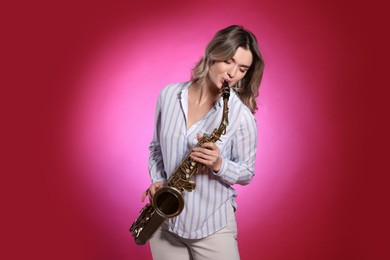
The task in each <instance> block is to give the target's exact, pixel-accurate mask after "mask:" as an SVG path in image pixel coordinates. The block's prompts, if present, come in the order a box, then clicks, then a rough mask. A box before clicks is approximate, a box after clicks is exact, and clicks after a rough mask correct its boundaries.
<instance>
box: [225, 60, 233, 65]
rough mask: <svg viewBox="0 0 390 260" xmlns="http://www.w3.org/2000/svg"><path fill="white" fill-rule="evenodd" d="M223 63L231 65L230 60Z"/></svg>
mask: <svg viewBox="0 0 390 260" xmlns="http://www.w3.org/2000/svg"><path fill="white" fill-rule="evenodd" d="M224 62H225V63H226V64H230V63H232V62H231V61H230V60H225V61H224Z"/></svg>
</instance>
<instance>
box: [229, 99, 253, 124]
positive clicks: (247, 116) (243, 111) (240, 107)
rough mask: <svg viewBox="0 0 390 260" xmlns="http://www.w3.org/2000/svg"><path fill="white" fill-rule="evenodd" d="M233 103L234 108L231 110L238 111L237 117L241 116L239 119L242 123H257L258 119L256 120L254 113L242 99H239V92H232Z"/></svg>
mask: <svg viewBox="0 0 390 260" xmlns="http://www.w3.org/2000/svg"><path fill="white" fill-rule="evenodd" d="M230 100H231V102H232V106H233V107H234V108H233V107H232V108H231V109H232V110H233V109H234V110H236V111H237V113H236V114H237V115H239V116H238V117H239V119H240V121H242V120H250V121H253V122H255V121H256V118H255V115H254V114H253V113H252V111H251V110H250V109H249V107H248V106H246V105H245V104H244V103H243V102H242V100H241V98H240V97H239V95H238V94H237V92H235V91H232V92H231V98H230Z"/></svg>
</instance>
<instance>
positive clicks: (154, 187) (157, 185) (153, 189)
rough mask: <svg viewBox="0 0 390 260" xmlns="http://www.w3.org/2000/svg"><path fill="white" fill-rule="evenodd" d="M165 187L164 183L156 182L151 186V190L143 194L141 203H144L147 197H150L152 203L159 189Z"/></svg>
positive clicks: (148, 189)
mask: <svg viewBox="0 0 390 260" xmlns="http://www.w3.org/2000/svg"><path fill="white" fill-rule="evenodd" d="M163 186H164V183H163V182H155V183H153V184H151V185H150V186H149V188H147V190H146V191H144V193H142V195H141V201H142V202H143V201H144V200H145V198H146V196H148V197H149V201H150V202H152V200H153V196H154V194H155V193H156V191H157V190H158V189H160V188H162V187H163Z"/></svg>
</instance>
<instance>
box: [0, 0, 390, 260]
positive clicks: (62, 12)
mask: <svg viewBox="0 0 390 260" xmlns="http://www.w3.org/2000/svg"><path fill="white" fill-rule="evenodd" d="M384 10H385V9H384V8H382V7H381V6H378V4H377V3H376V2H370V3H369V5H364V4H360V3H357V2H353V1H344V2H342V3H338V2H336V1H334V3H333V2H332V1H314V2H313V1H255V0H253V1H250V0H248V1H230V0H227V1H196V2H186V1H174V0H172V1H154V0H146V1H142V2H130V1H111V2H110V1H100V2H93V1H81V2H73V1H68V2H63V3H58V2H57V3H55V4H54V2H42V1H38V2H34V3H33V2H28V3H21V2H18V3H15V4H13V5H12V6H11V5H4V8H2V11H3V12H4V14H3V15H2V18H1V19H2V23H1V24H2V27H3V28H2V32H3V36H4V38H3V46H2V57H4V58H2V60H3V63H4V65H5V66H4V69H3V70H2V73H3V74H4V77H3V79H5V80H4V81H3V82H4V84H2V85H3V86H2V89H3V93H4V94H3V95H2V99H3V102H2V113H3V116H2V118H3V121H4V124H3V127H2V128H3V135H2V136H3V143H4V144H5V145H4V146H3V147H4V148H3V150H4V152H5V155H4V156H3V160H4V163H2V165H4V167H3V169H4V171H2V172H3V176H4V177H5V178H4V181H3V182H2V183H3V189H2V193H3V194H2V207H3V213H2V225H3V235H2V236H3V237H4V238H5V241H6V243H3V245H2V247H3V248H2V250H1V252H2V253H1V254H4V255H6V258H4V259H151V256H150V253H149V247H148V246H137V245H135V243H134V242H133V240H132V238H131V236H130V233H129V232H128V228H129V226H130V224H131V223H132V221H133V220H134V219H135V217H136V216H138V211H139V210H140V209H141V207H142V206H143V205H144V203H141V202H140V201H139V197H140V194H141V193H142V191H143V190H144V189H145V188H146V187H147V186H148V184H149V179H148V175H147V157H148V150H147V147H148V144H149V142H150V139H151V135H152V127H153V117H154V107H155V101H156V98H157V95H158V92H159V90H160V89H161V88H162V87H163V86H164V85H165V84H167V83H171V82H177V81H185V80H188V79H189V75H190V69H191V68H192V66H193V65H194V63H195V62H196V61H197V60H198V59H199V58H200V57H201V55H202V52H203V50H204V47H205V45H206V44H207V42H208V41H209V40H210V39H211V37H212V36H213V34H214V33H215V32H216V31H217V30H219V29H221V28H223V27H225V26H228V25H231V24H240V25H244V26H245V27H246V28H248V29H249V30H251V31H253V32H254V33H255V34H256V35H257V37H258V40H259V43H260V49H261V51H262V54H263V56H264V59H265V62H266V69H265V74H264V79H263V83H262V86H261V93H260V97H259V111H258V112H257V114H256V118H257V120H258V123H259V144H258V146H259V152H258V155H257V161H256V176H255V178H254V180H253V182H252V183H251V184H250V185H248V186H245V187H236V188H237V189H238V190H239V197H238V204H239V210H238V212H237V218H238V227H239V235H238V238H239V247H240V251H241V256H242V259H385V258H386V257H385V254H386V253H387V251H388V250H386V249H385V245H387V244H388V241H389V239H388V234H389V225H388V224H387V222H388V218H389V214H388V212H387V208H388V205H387V204H388V198H387V196H386V195H387V194H386V188H387V187H386V182H385V179H384V178H383V175H384V174H386V172H387V171H388V167H385V166H387V165H386V163H385V162H386V159H387V155H388V151H387V153H386V150H382V149H381V148H382V147H389V146H386V144H387V143H386V142H387V138H385V137H386V136H387V135H386V128H385V125H384V123H385V122H386V121H388V119H387V117H388V115H387V114H388V113H387V111H388V109H386V107H385V104H386V103H385V100H386V95H385V94H381V92H380V91H381V89H382V86H384V85H386V83H385V82H387V81H382V79H381V77H383V76H386V73H387V71H386V68H387V67H388V65H387V60H388V51H387V50H386V48H385V47H386V46H387V45H388V41H387V39H385V38H384V37H383V36H385V35H386V33H387V31H386V29H387V28H388V26H387V25H388V24H387V23H386V19H385V11H384ZM383 78H385V77H383ZM387 85H388V83H387ZM386 116H387V117H386ZM387 150H388V149H387Z"/></svg>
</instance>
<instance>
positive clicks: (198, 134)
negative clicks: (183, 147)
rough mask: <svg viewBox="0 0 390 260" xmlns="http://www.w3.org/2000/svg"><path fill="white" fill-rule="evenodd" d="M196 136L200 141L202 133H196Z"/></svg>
mask: <svg viewBox="0 0 390 260" xmlns="http://www.w3.org/2000/svg"><path fill="white" fill-rule="evenodd" d="M196 138H197V139H198V141H199V140H200V139H201V138H202V135H201V134H200V133H197V134H196Z"/></svg>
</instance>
